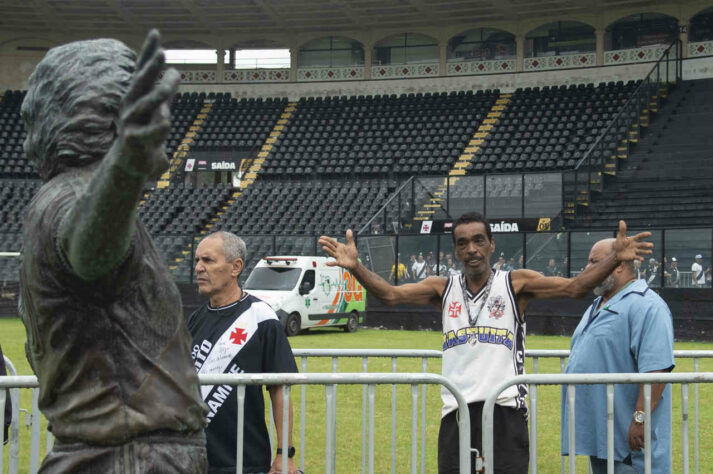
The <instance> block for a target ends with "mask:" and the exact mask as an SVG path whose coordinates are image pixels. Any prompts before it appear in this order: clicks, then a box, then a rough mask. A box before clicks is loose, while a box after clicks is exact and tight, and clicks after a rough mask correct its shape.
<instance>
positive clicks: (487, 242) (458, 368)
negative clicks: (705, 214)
mask: <svg viewBox="0 0 713 474" xmlns="http://www.w3.org/2000/svg"><path fill="white" fill-rule="evenodd" d="M650 235H651V234H650V233H649V232H645V233H642V234H638V235H636V236H634V237H629V238H627V237H626V224H625V223H624V222H623V221H622V222H620V224H619V234H618V237H617V239H616V243H615V245H614V246H613V248H611V249H610V250H611V251H610V252H609V253H606V254H605V255H604V256H603V257H602V258H601V259H600V261H598V262H597V263H596V264H592V265H590V266H589V268H588V269H587V270H585V271H584V272H582V273H581V274H579V275H578V276H577V277H576V278H571V279H565V278H557V277H549V278H548V277H545V276H543V275H542V274H540V273H538V272H534V271H532V270H515V271H512V272H503V271H494V270H492V269H491V266H490V257H491V255H492V253H493V252H494V251H495V241H494V239H493V235H492V232H491V230H490V224H489V223H488V221H487V220H486V219H485V217H484V216H482V215H480V214H477V213H469V214H465V215H463V216H461V217H460V218H458V219H457V220H456V221H455V222H454V224H453V244H454V246H455V249H456V250H455V253H456V258H457V259H458V260H459V261H461V262H462V263H463V273H462V274H461V275H459V276H451V277H449V278H446V277H431V278H427V279H425V280H423V281H420V282H419V283H416V284H411V285H403V286H393V285H391V284H389V283H388V282H387V281H386V280H384V279H383V278H381V277H379V276H378V275H377V274H375V273H373V272H371V271H369V270H368V269H367V268H366V267H364V266H363V265H362V264H361V263H360V262H359V254H358V252H357V248H356V245H355V244H354V236H353V233H352V231H351V230H347V233H346V244H344V243H340V242H338V241H337V240H336V239H333V238H331V237H327V236H322V237H320V238H319V244H320V245H321V246H322V249H323V250H324V251H325V252H326V253H327V255H329V256H330V257H334V258H335V259H336V260H335V261H334V262H330V263H329V264H328V265H338V266H340V267H342V268H345V269H347V270H349V271H350V272H352V274H353V275H354V276H355V277H356V278H357V280H359V282H360V283H361V284H362V285H363V286H364V288H366V290H367V291H368V292H370V293H371V295H372V296H374V297H376V298H378V299H380V300H381V301H382V302H384V303H385V304H388V305H395V304H402V303H410V304H420V305H433V306H435V307H437V308H439V309H440V310H441V311H442V322H443V340H444V343H443V358H442V363H443V375H444V376H445V377H446V378H447V379H449V380H450V381H451V382H452V383H453V384H454V385H455V387H456V388H457V389H458V390H459V391H460V392H461V393H462V394H463V395H464V396H465V398H466V401H467V402H468V403H469V408H470V423H471V425H470V426H471V440H472V443H473V447H474V448H476V449H478V450H479V451H480V452H482V446H481V444H480V442H479V440H480V434H479V433H480V432H481V415H482V409H483V402H484V400H485V397H486V396H487V395H488V394H489V393H490V391H491V390H492V388H493V386H495V385H497V384H498V383H499V382H502V381H503V380H506V379H508V378H510V377H513V376H516V375H518V374H522V373H524V360H525V352H524V338H525V328H524V324H525V318H524V314H525V309H526V307H527V304H528V302H529V301H530V300H531V299H546V298H564V297H582V296H584V295H585V294H587V293H588V292H589V291H591V290H593V289H594V288H595V287H596V286H597V285H599V284H600V283H601V282H602V281H604V279H605V278H606V277H607V275H609V273H611V272H612V271H613V270H614V269H615V268H616V267H617V266H619V264H620V263H621V262H625V261H629V260H632V259H634V258H641V257H640V255H645V254H649V253H651V251H650V250H649V249H650V248H651V247H652V245H651V244H650V243H647V242H642V241H641V239H643V238H645V237H648V236H650ZM496 333H497V334H501V333H502V334H503V336H502V337H501V336H495V334H496ZM483 334H485V335H486V336H485V337H483V336H479V335H483ZM487 334H490V336H487ZM513 362H514V363H513ZM441 394H442V398H443V403H444V406H443V411H442V418H441V427H440V432H439V436H438V466H439V473H441V474H445V473H455V472H458V420H457V410H456V408H457V404H456V401H455V398H454V397H453V395H452V394H451V393H450V392H449V391H448V390H446V389H444V390H442V391H441ZM526 395H527V388H526V387H525V386H519V387H510V388H509V389H507V390H506V391H505V392H503V393H502V394H501V396H500V397H499V399H498V404H497V405H496V407H495V419H496V420H498V421H497V422H496V423H495V456H494V460H493V463H494V465H495V471H496V472H506V473H509V474H510V473H512V474H520V473H526V472H527V470H528V458H529V448H528V432H527V422H526V411H527V404H526V403H525V397H526Z"/></svg>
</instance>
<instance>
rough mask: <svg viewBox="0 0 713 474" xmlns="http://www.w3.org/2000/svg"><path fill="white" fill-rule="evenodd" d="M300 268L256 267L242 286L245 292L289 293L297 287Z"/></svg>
mask: <svg viewBox="0 0 713 474" xmlns="http://www.w3.org/2000/svg"><path fill="white" fill-rule="evenodd" d="M301 273H302V269H301V268H285V267H258V268H256V269H254V270H253V271H252V272H251V273H250V276H249V277H248V280H247V281H246V282H245V285H244V286H243V288H244V289H246V290H274V291H290V290H293V289H294V288H295V286H296V285H297V280H299V279H300V274H301Z"/></svg>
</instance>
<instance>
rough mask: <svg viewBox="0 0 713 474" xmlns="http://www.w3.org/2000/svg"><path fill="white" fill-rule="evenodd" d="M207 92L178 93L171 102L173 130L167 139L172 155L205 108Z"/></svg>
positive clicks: (167, 146) (167, 149)
mask: <svg viewBox="0 0 713 474" xmlns="http://www.w3.org/2000/svg"><path fill="white" fill-rule="evenodd" d="M206 97H207V96H206V93H205V92H203V93H200V94H199V93H197V92H192V93H186V94H180V93H179V94H176V97H175V98H174V99H173V103H172V104H171V132H170V134H169V136H168V140H167V141H166V153H167V154H168V156H172V155H173V154H174V153H175V152H176V151H177V150H178V147H179V146H180V145H181V143H182V142H183V139H184V138H185V137H186V134H187V133H188V132H189V131H190V127H191V125H192V124H193V122H194V121H195V119H196V117H197V116H198V114H199V112H200V111H201V109H202V108H203V103H204V101H205V99H206Z"/></svg>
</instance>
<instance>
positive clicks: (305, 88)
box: [0, 42, 713, 100]
mask: <svg viewBox="0 0 713 474" xmlns="http://www.w3.org/2000/svg"><path fill="white" fill-rule="evenodd" d="M23 44H24V43H23ZM37 44H38V45H37V48H38V50H37V51H17V50H16V49H15V46H14V45H12V44H7V43H6V44H5V45H3V46H1V47H0V64H2V67H1V68H0V90H7V89H26V88H27V79H28V78H29V76H30V74H31V73H32V71H33V70H34V68H35V66H36V65H37V63H38V62H39V61H40V60H41V59H42V57H43V56H44V54H45V51H44V50H42V42H38V43H37ZM31 46H32V45H30V47H31ZM652 67H653V63H636V64H622V65H616V66H597V67H587V68H579V69H563V70H549V71H533V72H517V73H504V74H486V75H477V76H439V77H429V78H414V79H380V80H362V81H332V82H279V83H252V84H241V83H235V84H227V83H200V84H181V86H180V90H181V91H182V92H193V91H196V92H230V93H231V94H232V95H233V96H234V97H236V98H243V97H245V98H250V97H255V98H257V97H288V98H290V99H292V100H297V99H299V98H301V97H319V96H335V95H337V96H338V95H360V94H361V95H364V94H369V95H374V94H402V93H411V92H413V93H417V92H443V91H445V92H450V91H459V90H468V89H500V90H501V91H502V92H512V91H514V90H515V89H517V88H518V87H542V86H553V85H562V84H566V85H569V84H586V83H598V82H609V81H629V80H636V79H641V78H643V77H645V76H646V74H648V72H649V71H650V70H651V68H652ZM683 78H684V79H685V80H692V79H706V78H713V56H709V57H698V58H690V59H685V60H684V61H683Z"/></svg>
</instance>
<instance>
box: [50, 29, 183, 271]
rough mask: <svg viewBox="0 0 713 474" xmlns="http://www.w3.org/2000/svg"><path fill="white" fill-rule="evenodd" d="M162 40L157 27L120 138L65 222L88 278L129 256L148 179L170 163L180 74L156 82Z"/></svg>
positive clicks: (66, 245) (74, 259)
mask: <svg viewBox="0 0 713 474" xmlns="http://www.w3.org/2000/svg"><path fill="white" fill-rule="evenodd" d="M159 40H160V37H159V35H158V32H157V31H155V30H154V31H151V32H150V33H149V35H148V37H147V39H146V42H145V43H144V47H143V49H142V51H141V54H140V55H139V58H138V60H137V62H136V72H135V73H134V76H133V79H132V81H131V85H130V86H129V90H128V92H127V93H126V95H125V96H124V98H123V100H122V104H121V107H120V110H119V117H118V118H117V121H116V128H117V131H116V133H117V137H116V140H115V141H114V143H113V145H112V147H111V148H110V149H109V151H108V152H107V154H106V155H105V156H104V158H103V159H102V160H101V162H100V163H99V165H98V166H97V167H96V169H95V171H94V174H93V176H92V178H91V182H90V183H89V186H88V187H87V189H86V191H85V192H84V194H83V195H82V196H80V198H79V199H78V200H77V202H76V203H75V204H74V206H73V208H72V209H71V210H70V211H69V213H68V214H67V215H66V216H65V218H64V220H63V223H62V225H61V227H60V231H59V243H60V245H61V247H62V249H63V250H64V251H65V253H66V255H67V260H68V261H69V264H70V265H71V267H72V270H73V271H74V272H75V273H76V274H77V275H78V276H79V277H81V278H82V279H84V280H87V281H92V280H96V279H98V278H100V277H102V276H103V275H105V274H107V273H108V272H110V271H111V270H113V269H114V268H115V267H116V266H117V265H118V264H119V263H121V261H122V260H123V259H124V258H125V256H126V253H127V251H128V249H129V246H130V244H131V240H132V237H133V235H134V232H135V230H136V229H135V221H136V205H137V203H138V201H139V199H140V197H141V194H142V192H143V187H144V183H145V182H146V181H147V179H149V178H150V177H155V176H158V175H160V173H161V172H163V171H164V170H166V168H167V167H168V159H167V157H166V154H165V153H164V151H163V143H164V142H165V141H166V138H167V137H168V133H169V132H170V129H171V122H170V120H169V117H170V110H169V104H170V103H171V100H172V98H173V96H174V94H175V93H176V90H177V88H178V82H179V81H180V75H179V74H178V72H177V71H175V70H174V69H169V70H167V71H166V73H165V76H164V79H163V81H161V82H160V83H158V84H157V83H156V81H157V80H158V76H159V74H160V72H161V69H162V67H163V64H164V54H163V50H162V49H161V47H160V44H159Z"/></svg>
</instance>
